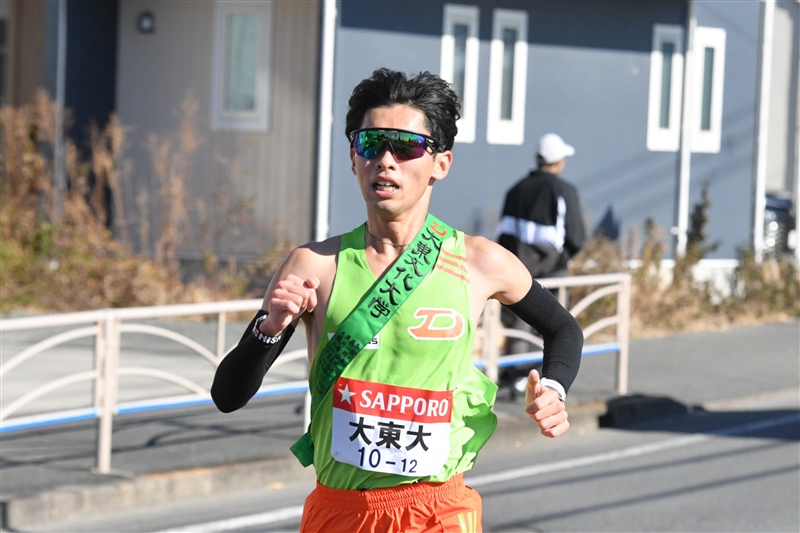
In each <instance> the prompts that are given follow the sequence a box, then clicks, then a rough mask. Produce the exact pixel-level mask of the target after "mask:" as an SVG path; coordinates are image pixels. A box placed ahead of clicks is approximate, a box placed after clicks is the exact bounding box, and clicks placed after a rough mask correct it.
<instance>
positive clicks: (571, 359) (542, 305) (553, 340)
mask: <svg viewBox="0 0 800 533" xmlns="http://www.w3.org/2000/svg"><path fill="white" fill-rule="evenodd" d="M506 307H508V309H509V310H511V311H512V312H513V313H514V314H515V315H517V316H518V317H520V318H521V319H522V320H524V321H525V322H526V323H527V324H529V325H531V326H533V327H534V328H535V329H536V331H538V332H539V334H540V335H541V336H542V338H543V339H544V357H543V360H542V377H544V378H548V379H554V380H556V381H558V382H559V383H561V385H562V386H563V387H564V392H565V394H566V393H567V392H569V388H570V386H571V385H572V382H573V381H574V380H575V376H577V375H578V368H579V367H580V364H581V353H582V351H583V330H581V327H580V325H578V321H577V320H575V317H573V316H572V315H571V314H570V313H569V311H567V310H566V309H564V307H563V306H562V305H561V304H560V303H558V300H556V298H555V297H554V296H553V295H552V294H551V293H550V291H548V290H547V289H545V288H544V287H542V286H541V284H540V283H539V282H538V281H536V280H534V282H533V285H531V289H530V290H529V291H528V294H526V295H525V296H524V297H523V298H522V300H520V301H518V302H517V303H515V304H512V305H508V306H506Z"/></svg>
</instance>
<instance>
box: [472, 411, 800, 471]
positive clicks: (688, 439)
mask: <svg viewBox="0 0 800 533" xmlns="http://www.w3.org/2000/svg"><path fill="white" fill-rule="evenodd" d="M797 421H800V414H793V415H788V416H782V417H779V418H770V419H767V420H759V421H758V422H751V423H749V424H743V425H740V426H733V427H729V428H723V429H720V430H716V431H711V432H709V433H698V434H694V435H687V436H684V437H675V438H673V439H667V440H662V441H660V442H653V443H651V444H642V445H640V446H632V447H630V448H624V449H622V450H617V451H615V452H608V453H600V454H597V455H588V456H586V457H578V458H576V459H567V460H566V461H557V462H555V463H546V464H543V465H536V466H530V467H528V468H519V469H515V470H507V471H505V472H498V473H496V474H485V475H483V476H475V477H470V478H469V479H465V481H466V482H467V484H468V485H469V486H470V487H478V486H481V485H490V484H492V483H499V482H501V481H509V480H512V479H519V478H523V477H530V476H536V475H538V474H545V473H547V472H556V471H558V470H567V469H570V468H576V467H579V466H589V465H596V464H600V463H608V462H610V461H616V460H618V459H626V458H629V457H638V456H641V455H647V454H650V453H655V452H660V451H662V450H668V449H670V448H681V447H683V446H690V445H692V444H698V443H700V442H704V441H707V440H710V439H711V438H713V437H716V436H724V435H735V434H737V433H747V432H749V431H756V430H760V429H767V428H771V427H775V426H781V425H784V424H788V423H790V422H797Z"/></svg>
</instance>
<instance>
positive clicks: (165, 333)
mask: <svg viewBox="0 0 800 533" xmlns="http://www.w3.org/2000/svg"><path fill="white" fill-rule="evenodd" d="M630 281H631V280H630V275H628V274H604V275H598V276H575V277H564V278H550V279H541V280H539V282H540V283H541V284H542V285H543V286H544V287H546V288H557V289H558V290H559V299H560V301H561V302H562V304H564V303H565V302H566V290H567V288H568V287H582V286H600V287H599V288H598V289H596V290H595V291H593V292H592V293H591V294H589V295H588V296H586V297H585V298H583V299H582V300H581V301H579V302H578V303H577V304H576V305H575V306H573V307H572V308H571V309H570V312H571V313H572V314H573V315H574V316H576V317H577V316H579V315H580V313H581V312H582V311H584V310H585V309H586V308H588V307H589V306H590V305H591V304H592V303H594V302H596V301H598V300H599V299H601V298H603V297H606V296H609V295H614V294H616V298H617V306H616V308H617V311H616V314H615V315H613V316H610V317H605V318H602V319H600V320H598V321H596V322H594V323H593V324H591V325H589V326H588V327H586V328H584V338H585V339H587V340H588V339H589V338H590V337H591V335H593V334H594V333H596V332H598V331H600V330H602V329H604V328H607V327H610V326H616V337H615V339H616V340H615V342H611V343H597V344H591V343H589V344H585V345H584V350H583V355H584V356H586V355H594V354H598V353H609V352H616V353H617V354H618V359H617V362H618V364H617V391H618V392H619V393H620V394H624V393H625V392H626V391H627V372H628V334H629V323H630ZM261 302H262V300H261V299H253V300H233V301H226V302H214V303H204V304H184V305H171V306H161V307H136V308H125V309H102V310H97V311H87V312H80V313H66V314H57V315H44V316H36V317H25V318H7V319H0V334H2V333H5V332H10V331H22V330H32V329H39V330H46V331H52V330H53V328H56V327H59V326H61V327H64V326H66V327H71V326H77V327H75V328H74V329H70V330H68V331H65V332H63V333H59V334H57V335H54V336H52V337H48V338H45V339H44V340H42V341H39V342H37V343H35V344H33V345H32V346H29V347H27V348H26V349H24V350H23V351H21V352H20V353H18V354H16V355H15V356H13V357H12V358H11V359H10V360H8V361H7V362H5V363H4V364H3V365H2V366H0V380H4V379H7V378H6V377H5V376H6V375H7V374H8V373H9V372H11V371H12V370H13V369H14V368H16V367H17V366H19V365H20V364H22V363H24V362H25V361H28V360H29V359H31V358H33V357H35V356H39V355H42V354H44V352H46V351H47V350H50V349H51V348H54V347H56V346H59V345H63V344H65V343H67V342H70V341H73V340H76V339H81V338H94V363H93V369H92V370H88V371H82V372H76V373H73V374H70V375H67V376H63V377H59V378H57V379H54V380H52V381H50V382H48V383H46V384H44V385H41V386H39V387H37V388H35V389H33V390H30V391H27V392H26V393H25V394H23V395H22V396H20V397H19V398H16V399H15V400H13V401H12V402H10V403H9V404H8V405H0V433H3V432H6V431H13V430H19V429H25V428H32V427H37V426H42V425H49V424H54V423H63V422H71V421H78V420H87V419H97V420H98V431H97V460H96V467H95V471H96V472H98V473H108V472H110V470H111V444H112V443H111V438H112V427H113V417H114V415H122V414H127V413H135V412H142V411H148V410H155V409H163V408H168V407H183V406H190V405H200V404H208V403H211V398H210V394H209V390H208V389H207V388H206V387H205V386H202V385H199V384H197V383H195V382H193V381H191V380H190V379H187V378H186V377H185V376H181V375H179V374H177V373H174V372H169V371H165V370H160V369H156V368H148V367H142V366H129V367H127V366H126V367H120V353H121V350H122V348H123V346H122V333H139V334H145V335H151V336H155V337H160V338H164V339H168V340H170V341H173V342H176V343H178V344H181V345H183V346H185V347H186V348H188V349H189V350H191V351H192V352H193V353H194V354H196V355H197V356H199V357H201V358H203V359H204V360H206V361H207V362H208V364H210V365H213V367H216V366H217V365H218V364H219V362H220V361H221V360H222V358H223V357H224V356H225V354H226V353H227V352H228V351H229V350H230V348H231V347H228V348H226V346H228V345H227V341H226V338H225V330H226V324H227V315H228V314H229V313H238V312H246V311H256V310H258V309H259V308H260V306H261ZM200 315H216V342H215V347H214V350H213V351H212V350H209V349H208V348H206V347H205V346H203V345H202V344H200V343H198V342H197V341H195V340H194V339H191V338H189V337H188V336H186V335H183V334H181V333H178V332H175V331H172V330H169V329H166V328H162V327H158V326H153V325H148V324H137V323H135V322H132V321H134V320H142V319H152V318H167V317H186V316H200ZM503 336H504V337H506V338H510V337H516V338H522V339H525V340H527V341H528V342H530V343H531V344H533V345H534V346H537V347H539V348H541V347H542V341H541V339H540V338H538V337H536V336H534V335H531V334H529V333H526V332H522V331H518V330H513V329H506V328H503V326H502V324H501V322H500V304H499V303H498V302H497V301H495V300H491V301H490V302H488V303H487V306H486V308H485V310H484V314H483V318H482V323H481V327H480V328H479V330H478V331H477V334H476V337H477V338H479V339H481V341H482V348H481V352H480V358H479V359H477V360H476V361H475V364H476V366H478V367H479V368H482V369H483V370H484V371H485V372H486V374H487V376H488V377H489V378H490V379H492V380H493V381H495V382H497V376H498V369H499V368H502V367H504V366H510V365H518V364H527V363H533V362H537V361H541V359H542V352H541V351H531V352H528V353H523V354H515V355H506V356H501V355H500V353H499V352H500V348H499V347H500V338H501V337H503ZM305 357H306V350H305V349H299V350H293V351H290V352H286V353H284V354H282V355H281V357H280V358H279V359H278V360H277V361H276V362H275V364H274V365H273V367H272V369H271V373H274V370H275V369H276V368H277V367H278V366H280V365H285V364H287V363H290V362H292V361H296V360H299V359H304V358H305ZM306 371H307V366H306ZM306 375H307V374H306ZM121 376H142V377H146V378H150V379H154V380H161V381H166V382H169V383H172V384H174V385H177V386H180V387H182V388H184V389H186V390H188V391H189V393H190V394H187V395H181V396H168V397H160V398H154V399H146V400H140V401H134V402H118V394H119V378H120V377H121ZM86 381H89V382H91V383H92V385H93V398H92V401H91V404H90V405H91V407H88V408H83V409H73V410H68V411H56V412H46V413H41V414H36V415H29V416H18V417H14V418H11V416H12V415H13V414H14V413H16V412H17V411H19V410H20V409H21V408H22V407H24V406H26V405H28V404H30V403H31V402H33V401H34V400H36V399H38V398H40V397H42V396H45V395H48V394H51V393H55V392H56V391H58V390H59V389H62V388H64V387H67V386H69V385H72V384H75V383H80V382H86ZM307 391H308V383H307V381H306V380H299V381H283V382H279V383H273V384H268V385H265V386H263V387H262V388H261V389H260V390H259V392H258V393H257V395H256V396H257V397H262V396H270V395H277V394H289V393H297V392H306V404H307V405H306V417H305V419H304V427H305V425H307V424H308V392H307Z"/></svg>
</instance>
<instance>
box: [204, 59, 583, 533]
mask: <svg viewBox="0 0 800 533" xmlns="http://www.w3.org/2000/svg"><path fill="white" fill-rule="evenodd" d="M459 113H460V102H459V99H458V96H457V95H456V94H455V92H454V91H453V90H452V87H451V86H450V84H448V83H447V82H446V81H444V80H442V79H441V78H439V77H438V76H435V75H433V74H430V73H427V72H425V73H422V74H420V75H418V76H416V77H413V78H410V79H409V78H407V77H406V76H405V74H403V73H400V72H396V71H391V70H387V69H380V70H377V71H375V72H374V73H373V74H372V76H371V77H370V78H368V79H366V80H363V81H362V82H361V83H359V84H358V85H357V86H356V87H355V89H354V90H353V93H352V95H351V97H350V101H349V110H348V113H347V119H346V122H347V123H346V135H347V136H348V139H349V140H350V142H351V145H350V160H351V170H352V172H353V174H354V175H355V176H356V180H357V181H358V185H359V188H360V190H361V194H362V196H363V198H364V202H365V206H366V214H367V217H366V222H365V223H364V224H362V225H361V226H360V227H358V228H356V229H354V230H353V231H351V232H349V233H346V234H344V235H337V236H334V237H331V238H329V239H326V240H325V241H322V242H312V243H308V244H306V245H304V246H300V247H298V248H296V249H295V250H293V251H292V252H291V253H290V254H289V256H288V257H287V259H286V260H285V261H284V262H283V264H282V265H281V266H280V268H279V269H278V271H277V272H276V274H275V276H274V277H273V280H272V281H271V282H270V285H269V287H268V288H267V291H266V294H265V296H264V302H263V307H262V310H261V311H259V312H258V313H257V315H256V318H254V319H253V321H252V322H251V324H250V326H249V328H248V331H246V332H245V335H244V337H243V338H242V340H241V342H240V343H239V344H238V345H237V347H236V348H234V349H233V350H232V351H231V352H230V353H229V354H228V355H227V356H226V357H225V359H224V360H223V361H222V362H221V364H220V365H219V367H218V369H217V372H216V375H215V377H214V383H213V385H212V388H211V394H212V398H213V399H214V402H215V404H216V405H217V407H218V408H219V409H220V410H222V411H223V412H230V411H233V410H235V409H239V408H241V407H242V406H244V405H245V404H246V403H247V402H248V401H249V400H250V398H252V397H253V395H254V394H255V393H256V392H257V391H258V389H259V387H260V385H261V382H262V380H263V378H264V375H265V373H266V372H267V370H268V369H269V367H270V365H271V364H272V363H273V361H274V360H275V358H276V357H277V356H278V355H279V354H280V352H281V350H282V349H283V347H284V346H285V345H286V343H287V341H288V339H289V337H290V336H291V335H292V333H293V332H294V328H295V327H296V326H297V324H298V322H299V321H301V320H302V321H303V323H304V326H305V329H306V336H307V346H308V356H309V360H310V363H311V367H310V371H309V388H310V390H311V394H312V403H311V424H310V427H309V431H308V433H306V434H305V435H304V436H303V437H302V438H301V439H300V440H299V441H298V442H297V443H296V444H295V445H294V446H292V451H293V452H294V453H295V455H296V456H297V457H298V459H300V461H301V463H303V464H304V465H306V466H308V465H310V464H313V465H314V468H315V471H316V476H317V486H316V489H315V490H314V491H313V492H312V493H311V495H309V497H308V498H307V499H306V502H305V506H304V512H303V518H302V522H301V530H302V531H309V532H310V531H314V532H316V531H319V532H322V531H327V532H330V531H347V532H359V531H381V532H387V533H390V532H399V531H403V532H414V531H481V512H482V509H481V499H480V496H479V495H478V493H477V492H475V491H474V490H473V489H471V488H469V487H467V486H466V485H464V481H463V473H464V472H465V471H467V470H469V469H470V468H472V465H473V463H474V461H475V458H476V456H477V453H478V451H479V450H480V449H481V448H482V446H483V445H484V443H485V442H486V441H487V440H488V438H489V437H490V435H491V433H492V432H493V431H494V427H495V425H496V417H495V415H494V414H493V413H492V410H491V408H492V405H493V403H494V399H495V393H496V390H497V387H496V385H495V384H494V383H492V382H490V381H489V380H488V379H487V378H486V377H485V376H484V375H483V374H482V373H481V372H480V371H478V370H477V369H476V368H475V366H474V365H473V363H472V344H473V340H474V334H475V330H476V324H477V322H478V319H479V317H480V315H481V313H482V311H483V308H484V306H485V304H486V301H487V300H488V299H490V298H494V299H497V300H499V301H500V302H501V303H502V304H504V305H507V306H509V308H510V309H511V310H512V311H513V312H514V313H517V314H518V315H520V316H521V317H523V318H524V319H525V320H526V321H528V322H530V323H531V324H532V325H534V326H535V327H536V328H537V329H539V330H540V331H542V332H543V333H544V334H545V339H546V341H545V359H544V366H543V372H542V376H543V377H542V378H541V379H540V377H539V374H538V373H536V372H532V373H531V375H530V376H529V381H528V390H527V393H526V398H527V399H526V407H525V411H526V412H527V413H528V415H529V416H530V417H531V418H532V419H533V420H534V421H535V422H536V424H537V425H538V426H539V428H540V431H541V432H542V434H543V435H545V436H548V437H556V436H558V435H560V434H562V433H563V432H564V431H566V430H567V428H568V427H569V422H568V421H567V412H566V409H565V404H564V400H565V398H566V392H567V390H568V389H569V386H570V385H571V383H572V381H573V380H574V378H575V375H576V373H577V371H578V366H579V364H580V355H581V349H582V346H583V334H582V332H581V329H580V327H579V326H578V324H577V322H576V321H575V319H574V318H573V317H572V316H571V315H570V314H569V313H568V312H566V311H565V310H564V309H563V307H561V306H560V305H559V304H558V302H557V301H556V300H555V299H554V298H553V296H552V295H551V294H550V293H549V292H548V291H547V290H545V289H544V288H542V287H541V285H539V284H538V283H534V282H533V280H532V279H531V276H530V275H529V274H528V271H527V270H526V269H525V267H524V265H523V264H522V263H521V262H519V261H518V260H517V259H516V258H515V257H514V255H512V254H511V253H509V252H508V251H507V250H506V249H504V248H503V247H502V246H499V245H498V244H497V243H494V242H492V241H490V240H488V239H485V238H483V237H472V236H468V235H465V234H464V233H462V232H460V231H456V230H453V229H452V228H449V226H447V225H446V224H445V223H444V222H442V221H439V220H438V219H436V218H435V217H433V216H432V215H430V214H429V213H428V206H429V203H430V198H431V194H432V192H433V186H434V184H435V183H436V182H437V181H439V180H442V179H444V178H445V177H446V176H447V174H448V171H449V169H450V165H451V163H452V162H453V153H452V151H451V148H452V147H453V141H454V138H455V135H456V133H457V128H456V121H457V120H458V118H459ZM351 316H352V317H354V319H352V320H351Z"/></svg>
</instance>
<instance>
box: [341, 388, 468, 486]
mask: <svg viewBox="0 0 800 533" xmlns="http://www.w3.org/2000/svg"><path fill="white" fill-rule="evenodd" d="M452 410H453V391H430V390H424V389H412V388H408V387H398V386H395V385H386V384H384V383H373V382H370V381H360V380H356V379H347V378H343V377H340V378H339V379H338V380H337V381H336V384H335V385H334V390H333V436H332V441H331V454H332V455H333V458H334V459H335V460H336V461H339V462H341V463H347V464H350V465H353V466H356V467H358V468H360V469H362V470H369V471H372V472H383V473H387V474H399V475H402V476H413V477H423V476H430V475H434V474H438V473H439V472H440V471H441V469H442V467H443V466H444V463H445V461H446V460H447V457H448V455H449V452H450V416H451V414H452Z"/></svg>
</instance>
